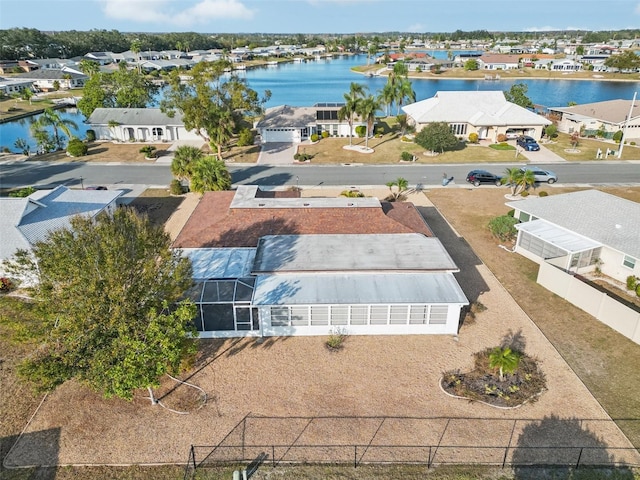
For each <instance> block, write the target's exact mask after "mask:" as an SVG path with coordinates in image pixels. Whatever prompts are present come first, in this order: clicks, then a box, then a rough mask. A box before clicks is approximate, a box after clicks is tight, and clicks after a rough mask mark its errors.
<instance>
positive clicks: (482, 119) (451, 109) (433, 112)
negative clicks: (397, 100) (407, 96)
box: [402, 90, 551, 142]
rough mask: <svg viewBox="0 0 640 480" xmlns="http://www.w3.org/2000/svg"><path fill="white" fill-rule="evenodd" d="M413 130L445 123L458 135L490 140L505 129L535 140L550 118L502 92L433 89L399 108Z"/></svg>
mask: <svg viewBox="0 0 640 480" xmlns="http://www.w3.org/2000/svg"><path fill="white" fill-rule="evenodd" d="M402 111H403V112H404V113H406V114H407V118H408V120H409V122H410V123H411V124H412V125H413V126H415V128H416V130H417V131H420V130H422V129H423V128H424V127H425V126H426V125H427V124H429V123H432V122H446V123H448V124H449V125H450V127H451V131H452V132H453V133H455V134H456V135H457V136H459V137H462V138H465V139H467V138H469V134H470V133H477V134H478V138H480V139H486V140H490V141H493V142H496V141H497V140H498V135H500V134H506V132H507V130H515V131H518V132H521V133H522V134H525V135H529V136H531V137H533V138H536V139H539V138H540V137H541V136H542V129H543V128H544V127H545V125H550V124H551V121H549V120H547V119H546V118H544V117H542V116H540V115H537V114H536V113H534V112H532V111H530V110H528V109H526V108H523V107H521V106H519V105H516V104H515V103H511V102H508V101H507V100H506V98H505V96H504V93H503V92H502V91H498V90H495V91H491V90H489V91H448V92H446V91H445V92H437V93H436V94H435V95H434V96H433V97H432V98H428V99H426V100H421V101H419V102H415V103H412V104H409V105H405V106H404V107H402Z"/></svg>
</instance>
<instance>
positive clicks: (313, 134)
mask: <svg viewBox="0 0 640 480" xmlns="http://www.w3.org/2000/svg"><path fill="white" fill-rule="evenodd" d="M318 139H319V137H318V134H317V133H312V134H311V141H312V142H313V143H315V142H317V141H318Z"/></svg>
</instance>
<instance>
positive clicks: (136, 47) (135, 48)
mask: <svg viewBox="0 0 640 480" xmlns="http://www.w3.org/2000/svg"><path fill="white" fill-rule="evenodd" d="M141 49H142V44H141V43H140V40H138V39H137V38H136V39H135V40H133V41H132V42H131V47H130V50H131V52H133V53H135V55H136V65H137V66H138V74H140V73H141V67H140V55H139V53H140V50H141Z"/></svg>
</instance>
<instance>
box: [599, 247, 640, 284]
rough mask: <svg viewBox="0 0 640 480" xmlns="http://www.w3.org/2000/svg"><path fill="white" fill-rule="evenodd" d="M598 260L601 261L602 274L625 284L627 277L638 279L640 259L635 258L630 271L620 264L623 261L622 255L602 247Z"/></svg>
mask: <svg viewBox="0 0 640 480" xmlns="http://www.w3.org/2000/svg"><path fill="white" fill-rule="evenodd" d="M600 259H601V260H602V265H601V266H600V269H601V270H602V273H603V274H605V275H608V276H609V277H611V278H615V279H616V280H618V281H620V282H623V283H626V282H627V277H628V276H629V275H635V276H636V277H640V258H636V266H635V268H633V269H631V268H629V267H626V266H625V265H623V264H622V261H623V259H624V254H623V253H621V252H618V251H616V250H612V249H610V248H607V247H602V253H601V255H600Z"/></svg>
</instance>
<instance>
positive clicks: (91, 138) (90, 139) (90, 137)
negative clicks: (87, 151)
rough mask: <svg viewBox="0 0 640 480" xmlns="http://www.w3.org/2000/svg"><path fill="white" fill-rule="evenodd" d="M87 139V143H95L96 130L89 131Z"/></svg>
mask: <svg viewBox="0 0 640 480" xmlns="http://www.w3.org/2000/svg"><path fill="white" fill-rule="evenodd" d="M86 139H87V142H93V141H94V140H95V139H96V132H95V130H87V136H86Z"/></svg>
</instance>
